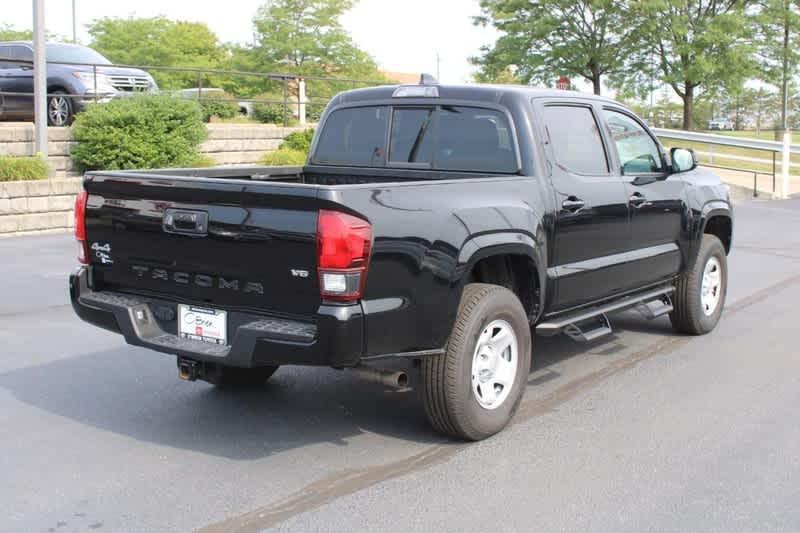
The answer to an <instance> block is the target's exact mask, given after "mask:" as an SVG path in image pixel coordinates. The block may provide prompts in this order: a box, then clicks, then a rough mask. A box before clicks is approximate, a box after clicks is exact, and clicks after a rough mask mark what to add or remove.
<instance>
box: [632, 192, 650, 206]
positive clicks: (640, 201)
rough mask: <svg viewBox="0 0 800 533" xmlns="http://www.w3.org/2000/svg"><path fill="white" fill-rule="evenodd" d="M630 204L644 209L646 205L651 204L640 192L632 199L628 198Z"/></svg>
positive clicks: (634, 194) (633, 195)
mask: <svg viewBox="0 0 800 533" xmlns="http://www.w3.org/2000/svg"><path fill="white" fill-rule="evenodd" d="M628 202H629V203H630V204H631V205H632V206H633V207H644V206H646V205H650V202H648V201H647V198H645V196H644V195H643V194H642V193H640V192H635V193H633V194H632V195H631V196H630V198H628Z"/></svg>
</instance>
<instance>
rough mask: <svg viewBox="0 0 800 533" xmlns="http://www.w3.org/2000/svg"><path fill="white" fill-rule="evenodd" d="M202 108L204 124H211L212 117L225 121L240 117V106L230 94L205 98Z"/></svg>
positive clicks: (201, 102) (202, 100)
mask: <svg viewBox="0 0 800 533" xmlns="http://www.w3.org/2000/svg"><path fill="white" fill-rule="evenodd" d="M200 107H201V108H202V110H203V122H210V121H211V117H217V118H222V119H225V118H234V117H238V116H239V104H238V103H237V102H235V101H233V97H232V96H230V95H228V94H224V95H221V94H214V95H213V96H203V98H202V99H201V100H200Z"/></svg>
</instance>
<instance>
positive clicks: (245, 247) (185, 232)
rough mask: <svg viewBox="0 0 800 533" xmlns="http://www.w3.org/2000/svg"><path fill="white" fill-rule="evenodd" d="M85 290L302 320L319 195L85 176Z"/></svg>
mask: <svg viewBox="0 0 800 533" xmlns="http://www.w3.org/2000/svg"><path fill="white" fill-rule="evenodd" d="M84 187H85V189H86V191H87V192H88V194H89V197H88V202H87V209H86V232H87V244H88V247H89V254H90V258H91V262H92V264H93V265H94V280H93V281H94V284H95V287H100V288H108V289H109V290H117V291H123V292H125V291H128V292H141V293H145V294H153V295H159V296H166V297H168V298H170V299H172V300H175V301H184V302H187V303H198V304H207V305H208V306H215V307H220V308H223V309H232V308H233V309H249V310H254V311H256V312H260V311H264V312H270V313H275V314H280V315H287V316H310V315H313V314H314V312H315V311H316V310H317V308H318V307H319V305H320V291H319V281H318V279H317V275H316V262H317V246H316V226H317V218H318V210H319V208H320V206H319V203H318V200H317V193H318V190H319V188H318V187H316V186H311V185H295V186H292V185H281V184H276V183H269V182H246V181H242V180H210V179H199V178H185V177H167V176H164V177H158V176H140V177H137V176H136V175H135V174H128V175H124V176H122V175H119V174H117V175H109V176H103V175H99V174H98V175H91V174H90V175H87V177H86V179H85V182H84Z"/></svg>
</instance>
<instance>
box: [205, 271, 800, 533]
mask: <svg viewBox="0 0 800 533" xmlns="http://www.w3.org/2000/svg"><path fill="white" fill-rule="evenodd" d="M799 282H800V274H797V275H794V276H791V277H789V278H786V279H783V280H781V281H778V282H777V283H774V284H772V285H770V286H768V287H766V288H764V289H761V290H759V291H756V292H755V293H753V294H751V295H749V296H747V297H745V298H742V299H740V300H738V301H736V302H735V303H733V304H731V305H729V306H726V307H725V315H734V314H737V313H739V312H741V311H743V310H745V309H747V308H749V307H751V306H753V305H756V304H758V303H761V302H763V301H764V300H766V299H767V298H769V297H770V296H771V295H772V294H774V293H776V292H780V291H782V290H784V289H786V288H788V287H790V286H792V285H794V284H796V283H799ZM694 338H695V337H691V336H678V335H675V336H664V337H661V338H659V339H658V340H657V341H655V342H653V343H651V344H650V345H648V346H645V347H644V348H642V349H640V350H637V351H636V352H634V353H632V354H630V355H627V356H625V357H624V358H621V359H619V360H617V361H614V362H612V363H610V364H608V365H607V366H605V367H603V368H602V369H599V370H597V371H595V372H592V373H590V374H587V375H586V376H582V377H580V378H577V379H574V380H572V381H570V382H568V383H565V384H564V385H563V386H561V387H559V388H558V389H556V390H555V391H553V392H551V393H550V394H548V395H546V396H544V397H542V398H539V399H537V400H534V401H529V402H526V401H525V400H524V398H523V401H522V404H521V405H520V407H519V410H518V411H517V414H516V416H515V417H514V419H513V420H512V421H511V424H509V426H510V427H511V426H515V425H517V424H520V423H522V422H526V421H528V420H531V419H533V418H536V417H538V416H542V415H544V414H547V413H549V412H552V411H553V410H555V408H556V407H558V406H559V405H561V404H563V403H565V402H567V401H568V400H571V399H572V398H574V397H576V396H577V395H578V394H580V393H582V392H585V391H587V390H589V389H590V388H592V387H593V386H595V385H597V384H599V383H601V382H603V381H605V380H607V379H608V378H610V377H612V376H613V375H615V374H618V373H620V372H623V371H625V370H628V369H630V368H633V367H635V366H636V365H638V364H639V363H641V362H643V361H645V360H647V359H650V358H653V357H655V356H659V355H667V354H669V353H671V352H673V351H674V350H676V349H677V348H680V347H682V346H684V345H686V344H688V343H690V342H691V341H692V340H693V339H694ZM468 446H469V443H452V444H448V443H443V444H437V445H434V446H431V447H428V448H426V449H425V450H423V451H421V452H419V453H417V454H415V455H412V456H410V457H407V458H405V459H400V460H398V461H394V462H391V463H387V464H383V465H378V466H372V467H365V468H359V469H346V470H340V471H338V472H334V473H331V474H329V475H327V476H325V477H323V478H320V479H319V480H316V481H314V482H312V483H310V484H308V485H306V486H305V487H304V488H302V489H301V490H299V491H297V492H295V493H294V494H290V495H289V496H287V497H285V498H283V499H281V500H279V501H277V502H273V503H270V504H268V505H265V506H263V507H260V508H258V509H256V510H254V511H251V512H248V513H245V514H242V515H239V516H235V517H232V518H228V519H226V520H223V521H221V522H218V523H216V524H211V525H209V526H205V527H203V528H200V529H198V531H199V532H201V533H222V532H231V531H235V532H251V531H262V530H264V529H267V528H270V527H274V526H276V525H278V524H280V523H281V522H284V521H286V520H288V519H289V518H291V517H293V516H296V515H299V514H302V513H306V512H309V511H313V510H315V509H318V508H319V507H322V506H323V505H326V504H328V503H331V502H333V501H334V500H337V499H339V498H341V497H344V496H348V495H350V494H354V493H356V492H358V491H361V490H364V489H367V488H369V487H371V486H373V485H377V484H379V483H383V482H384V481H388V480H391V479H393V478H397V477H401V476H405V475H408V474H411V473H413V472H416V471H420V470H425V469H428V468H431V467H432V466H435V465H437V464H440V463H444V462H446V461H448V460H449V459H450V458H452V457H453V456H454V455H456V454H457V453H458V452H459V451H461V450H463V449H465V448H466V447H468Z"/></svg>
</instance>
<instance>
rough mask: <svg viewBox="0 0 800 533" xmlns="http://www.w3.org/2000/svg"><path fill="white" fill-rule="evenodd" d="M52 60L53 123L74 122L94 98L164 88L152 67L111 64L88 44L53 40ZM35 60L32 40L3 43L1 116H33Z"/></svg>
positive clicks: (50, 108) (50, 104)
mask: <svg viewBox="0 0 800 533" xmlns="http://www.w3.org/2000/svg"><path fill="white" fill-rule="evenodd" d="M47 61H48V66H47V93H48V95H49V97H48V99H47V122H48V124H50V125H51V126H68V125H69V124H70V123H72V119H73V118H74V117H75V113H78V112H80V111H82V110H83V109H84V108H85V107H86V104H88V103H90V102H95V101H97V102H104V101H108V100H109V99H111V98H116V97H119V96H125V95H128V94H130V93H132V92H134V91H142V92H150V91H157V90H158V86H157V85H156V82H155V81H154V80H153V78H152V76H150V75H149V74H148V73H147V72H145V71H143V70H140V69H136V68H120V67H114V66H111V62H110V61H109V60H108V59H106V58H105V57H103V56H102V55H101V54H99V53H98V52H96V51H94V50H92V49H91V48H87V47H85V46H79V45H74V44H61V43H48V44H47ZM32 62H33V45H32V44H31V43H30V41H28V42H25V41H17V42H0V119H2V120H9V119H11V120H33V63H32ZM92 65H97V66H96V67H93V66H92ZM95 69H96V74H97V75H96V76H95Z"/></svg>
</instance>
